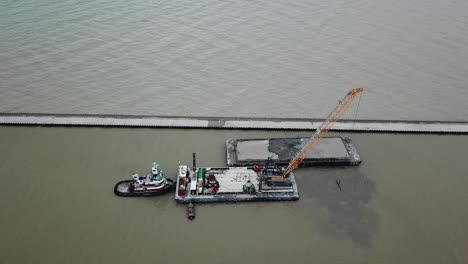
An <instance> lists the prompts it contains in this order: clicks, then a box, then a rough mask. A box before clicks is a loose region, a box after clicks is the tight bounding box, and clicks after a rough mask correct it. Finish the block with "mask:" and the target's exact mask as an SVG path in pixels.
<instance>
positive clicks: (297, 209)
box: [0, 127, 468, 263]
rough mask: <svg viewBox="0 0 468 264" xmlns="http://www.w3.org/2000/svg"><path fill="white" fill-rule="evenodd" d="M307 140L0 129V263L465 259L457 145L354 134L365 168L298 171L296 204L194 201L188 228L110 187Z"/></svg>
mask: <svg viewBox="0 0 468 264" xmlns="http://www.w3.org/2000/svg"><path fill="white" fill-rule="evenodd" d="M309 134H310V132H281V131H276V132H264V131H237V130H175V129H102V128H58V127H55V128H31V127H29V128H22V127H1V128H0V146H2V151H1V152H0V175H1V177H2V180H3V185H2V187H3V188H2V192H0V211H1V212H2V213H1V214H0V234H2V235H1V239H0V259H1V263H131V262H135V261H138V262H144V263H164V262H168V263H187V262H194V263H201V262H203V263H306V262H307V263H308V262H311V261H312V262H320V263H324V262H326V263H467V261H468V253H467V251H466V247H467V245H468V229H467V228H466V223H467V222H468V210H466V204H468V192H467V191H466V186H468V177H466V172H467V171H468V164H467V162H466V146H467V145H468V144H467V143H468V138H467V137H466V136H436V135H390V134H352V135H351V136H352V137H353V140H354V143H355V145H356V147H357V149H358V151H359V153H360V154H361V156H362V159H363V163H362V164H361V165H360V166H358V167H335V168H325V167H324V168H307V169H305V168H301V169H299V170H298V171H297V175H298V184H299V189H300V195H301V199H300V200H299V201H297V202H271V203H268V202H267V203H261V202H258V203H239V204H217V205H200V206H197V218H196V220H195V221H193V222H189V221H188V220H187V218H186V207H185V206H181V205H177V204H176V203H175V201H174V198H173V196H172V195H166V196H162V197H152V198H122V197H116V196H115V195H114V194H113V191H112V188H113V186H114V184H115V183H116V182H117V181H119V180H121V179H125V178H129V177H130V174H131V173H132V172H137V173H143V172H145V171H146V169H149V166H151V163H152V162H153V161H157V162H159V164H160V165H161V167H162V169H164V170H165V171H166V172H167V173H168V174H169V175H172V177H174V175H175V173H176V170H177V164H178V162H179V161H180V162H182V163H188V164H191V157H192V156H191V155H192V152H194V151H196V152H197V154H198V164H199V165H200V166H222V165H224V164H225V160H224V142H225V140H227V139H229V138H261V137H265V138H267V137H296V136H306V135H309ZM336 135H344V134H336ZM337 179H339V180H341V182H342V186H343V191H340V190H339V189H338V188H337V186H336V184H335V181H336V180H337Z"/></svg>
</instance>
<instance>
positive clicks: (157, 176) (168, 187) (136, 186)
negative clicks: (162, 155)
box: [114, 163, 176, 197]
mask: <svg viewBox="0 0 468 264" xmlns="http://www.w3.org/2000/svg"><path fill="white" fill-rule="evenodd" d="M132 177H133V179H132V180H124V181H120V182H118V183H117V184H116V185H115V187H114V193H115V195H117V196H125V197H129V196H130V197H132V196H133V197H135V196H155V195H161V194H165V193H168V192H170V191H173V190H174V189H175V187H176V186H175V182H174V181H173V180H171V179H167V178H166V177H165V176H164V172H162V171H161V170H160V169H159V165H158V164H156V163H153V167H152V168H151V172H149V173H148V174H146V175H144V176H139V175H138V174H136V173H133V175H132Z"/></svg>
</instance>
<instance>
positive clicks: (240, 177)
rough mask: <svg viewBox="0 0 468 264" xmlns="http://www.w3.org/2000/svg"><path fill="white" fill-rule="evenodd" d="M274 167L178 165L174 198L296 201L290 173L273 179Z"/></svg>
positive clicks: (296, 194) (223, 200) (199, 200)
mask: <svg viewBox="0 0 468 264" xmlns="http://www.w3.org/2000/svg"><path fill="white" fill-rule="evenodd" d="M280 172H281V169H279V168H278V167H264V168H260V167H217V168H207V167H202V168H196V169H195V170H192V169H190V168H188V166H186V165H180V166H179V171H178V176H177V185H176V193H175V200H176V201H177V202H178V203H220V202H247V201H294V200H299V192H298V190H297V184H296V179H295V177H294V174H291V175H290V177H289V178H287V179H284V180H276V179H275V176H274V174H275V175H277V174H279V173H280Z"/></svg>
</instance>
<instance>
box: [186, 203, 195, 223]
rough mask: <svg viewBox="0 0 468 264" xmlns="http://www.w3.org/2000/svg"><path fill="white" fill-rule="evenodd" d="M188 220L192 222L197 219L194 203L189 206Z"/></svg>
mask: <svg viewBox="0 0 468 264" xmlns="http://www.w3.org/2000/svg"><path fill="white" fill-rule="evenodd" d="M187 218H188V219H190V220H193V219H194V218H195V206H194V205H193V204H192V203H190V204H189V205H188V206H187Z"/></svg>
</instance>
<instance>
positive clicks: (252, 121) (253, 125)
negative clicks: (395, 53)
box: [0, 113, 468, 134]
mask: <svg viewBox="0 0 468 264" xmlns="http://www.w3.org/2000/svg"><path fill="white" fill-rule="evenodd" d="M322 121H323V119H307V118H255V117H252V118H249V117H202V116H200V117H198V116H149V115H98V114H96V115H95V114H41V113H37V114H36V113H0V125H23V126H25V125H31V126H100V127H160V128H213V129H214V128H219V129H278V130H315V129H317V128H318V127H319V126H320V124H321V122H322ZM330 130H331V131H356V132H391V133H458V134H468V121H465V122H463V121H460V122H457V121H418V120H362V119H360V120H341V121H337V122H336V123H335V125H334V126H333V128H332V129H330Z"/></svg>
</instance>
